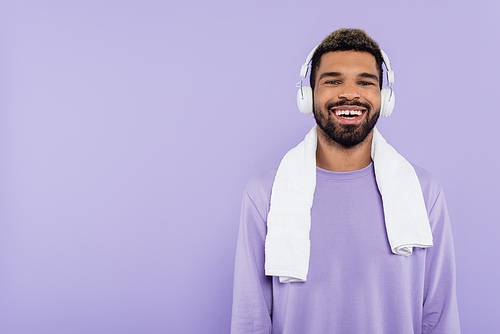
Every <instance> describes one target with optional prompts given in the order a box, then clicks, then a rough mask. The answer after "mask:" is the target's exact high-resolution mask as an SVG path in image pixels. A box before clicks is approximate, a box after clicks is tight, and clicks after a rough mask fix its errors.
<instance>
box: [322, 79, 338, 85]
mask: <svg viewBox="0 0 500 334" xmlns="http://www.w3.org/2000/svg"><path fill="white" fill-rule="evenodd" d="M325 84H328V85H338V84H340V81H339V80H328V81H325Z"/></svg>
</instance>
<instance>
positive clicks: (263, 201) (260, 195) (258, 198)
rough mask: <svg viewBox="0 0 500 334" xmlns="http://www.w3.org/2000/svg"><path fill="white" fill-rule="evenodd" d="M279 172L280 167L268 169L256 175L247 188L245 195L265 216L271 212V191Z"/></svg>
mask: <svg viewBox="0 0 500 334" xmlns="http://www.w3.org/2000/svg"><path fill="white" fill-rule="evenodd" d="M277 170H278V165H275V166H272V167H270V168H267V169H266V170H264V171H262V172H260V173H258V174H256V175H254V176H253V177H252V178H251V179H250V181H248V183H247V185H246V187H245V194H246V195H247V196H248V197H249V198H250V199H251V200H252V202H253V203H254V205H255V206H256V207H257V209H258V210H259V212H260V213H261V214H262V215H263V216H267V212H269V203H270V199H271V191H272V188H273V182H274V177H275V176H276V171H277Z"/></svg>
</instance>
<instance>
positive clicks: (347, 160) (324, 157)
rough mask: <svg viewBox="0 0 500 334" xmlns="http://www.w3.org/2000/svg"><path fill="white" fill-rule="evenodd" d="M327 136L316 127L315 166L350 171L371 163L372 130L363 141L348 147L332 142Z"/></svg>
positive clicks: (337, 170) (336, 170)
mask: <svg viewBox="0 0 500 334" xmlns="http://www.w3.org/2000/svg"><path fill="white" fill-rule="evenodd" d="M327 136H328V135H327V134H326V133H324V132H323V130H321V129H320V128H319V127H318V148H317V149H316V166H318V167H320V168H323V169H326V170H331V171H334V172H350V171H353V170H359V169H363V168H365V167H366V166H368V165H369V164H370V163H371V161H372V159H371V146H372V138H373V130H372V131H371V132H370V133H369V134H368V136H367V137H366V139H365V140H364V141H363V142H361V143H359V144H358V145H356V146H354V147H349V148H346V147H344V146H341V145H339V144H337V143H332V142H331V140H330V138H327Z"/></svg>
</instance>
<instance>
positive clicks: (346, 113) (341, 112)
mask: <svg viewBox="0 0 500 334" xmlns="http://www.w3.org/2000/svg"><path fill="white" fill-rule="evenodd" d="M362 114H363V111H361V110H345V109H337V110H335V115H337V116H361V115H362Z"/></svg>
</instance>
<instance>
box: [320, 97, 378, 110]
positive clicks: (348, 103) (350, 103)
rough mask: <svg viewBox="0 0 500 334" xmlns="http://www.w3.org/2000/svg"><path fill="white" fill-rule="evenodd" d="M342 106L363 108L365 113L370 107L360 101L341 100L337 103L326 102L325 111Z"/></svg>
mask: <svg viewBox="0 0 500 334" xmlns="http://www.w3.org/2000/svg"><path fill="white" fill-rule="evenodd" d="M343 106H357V107H363V108H365V109H366V110H367V111H370V110H371V107H370V105H369V104H368V103H363V102H360V101H343V100H340V101H337V102H328V103H327V104H326V109H327V110H330V109H332V108H337V107H343Z"/></svg>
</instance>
